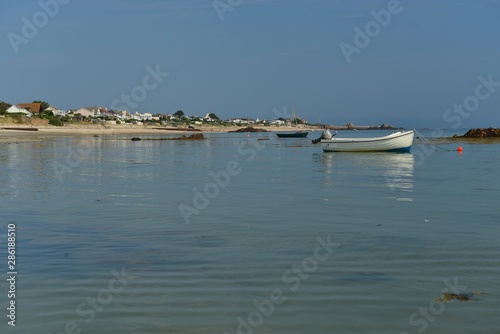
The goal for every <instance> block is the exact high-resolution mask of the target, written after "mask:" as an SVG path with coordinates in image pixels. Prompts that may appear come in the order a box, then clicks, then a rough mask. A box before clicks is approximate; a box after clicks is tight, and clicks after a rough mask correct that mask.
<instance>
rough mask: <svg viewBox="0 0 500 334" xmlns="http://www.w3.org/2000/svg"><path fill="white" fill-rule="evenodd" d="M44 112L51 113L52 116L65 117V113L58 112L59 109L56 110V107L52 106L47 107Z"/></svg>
mask: <svg viewBox="0 0 500 334" xmlns="http://www.w3.org/2000/svg"><path fill="white" fill-rule="evenodd" d="M45 110H48V111H52V114H54V116H64V115H66V111H64V110H60V109H58V108H56V107H53V106H50V107H48V108H47V109H45Z"/></svg>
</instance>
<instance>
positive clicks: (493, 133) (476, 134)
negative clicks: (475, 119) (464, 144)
mask: <svg viewBox="0 0 500 334" xmlns="http://www.w3.org/2000/svg"><path fill="white" fill-rule="evenodd" d="M461 137H462V138H491V137H500V129H498V128H487V129H481V128H477V129H470V130H469V131H467V133H466V134H464V135H463V136H461ZM453 138H460V136H457V135H454V136H453Z"/></svg>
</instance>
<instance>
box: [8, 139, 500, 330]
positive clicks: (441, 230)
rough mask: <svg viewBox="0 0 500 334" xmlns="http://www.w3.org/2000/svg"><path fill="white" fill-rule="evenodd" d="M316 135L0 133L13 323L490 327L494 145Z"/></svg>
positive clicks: (494, 307)
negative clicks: (369, 145)
mask: <svg viewBox="0 0 500 334" xmlns="http://www.w3.org/2000/svg"><path fill="white" fill-rule="evenodd" d="M421 132H423V131H421ZM384 133H385V132H384ZM423 133H424V132H423ZM380 134H381V132H373V131H357V133H356V134H355V135H367V136H368V135H369V136H372V135H373V136H374V135H380ZM450 134H453V133H450ZM339 135H351V133H343V134H339ZM424 135H425V136H429V137H431V136H432V135H431V132H430V131H428V132H425V133H424ZM317 136H319V133H310V135H309V137H310V138H309V139H278V138H275V137H276V136H275V135H274V134H271V133H259V134H249V135H247V134H207V137H208V139H207V140H205V141H199V142H180V141H140V142H131V141H130V140H129V138H126V137H120V136H101V137H97V138H94V137H54V138H48V139H47V140H44V141H35V142H20V143H18V144H2V145H0V169H1V172H0V182H1V184H2V186H1V188H0V210H1V212H2V224H3V227H2V229H3V230H1V231H0V234H1V237H2V240H5V237H6V233H7V224H9V223H14V224H16V227H17V233H18V236H17V238H18V240H17V248H18V249H17V260H18V266H17V267H18V268H17V270H18V277H17V279H18V281H17V292H18V293H17V298H16V302H17V304H18V309H17V312H18V313H17V316H18V318H17V326H16V327H17V328H16V330H18V331H19V332H20V333H64V332H65V330H66V331H67V332H68V330H67V329H68V328H69V329H71V330H76V329H81V331H82V332H81V333H97V334H99V333H111V332H113V333H114V332H117V333H118V332H119V333H238V332H239V333H250V332H255V333H332V332H338V333H401V332H408V333H420V332H424V331H425V332H426V333H445V334H446V333H498V332H499V331H500V322H499V321H498V320H497V319H498V315H499V311H500V299H499V296H500V288H499V287H498V277H499V275H500V269H499V268H500V266H499V264H500V263H499V262H500V260H499V258H500V257H499V255H500V252H499V246H498V236H499V235H500V233H499V232H500V225H499V221H500V220H499V217H500V209H499V205H498V201H499V198H500V196H499V195H500V170H499V168H498V160H499V157H500V145H498V144H496V143H488V144H482V145H477V144H471V143H469V142H456V141H452V140H439V145H440V147H442V148H445V149H450V150H454V149H455V148H456V146H458V145H461V146H463V148H464V151H463V153H462V154H459V153H458V152H454V151H451V152H447V151H443V150H440V149H436V150H432V149H430V148H429V147H428V146H426V145H424V144H421V143H420V142H418V141H417V140H416V143H415V145H414V147H413V148H412V153H410V154H386V153H378V154H372V153H362V154H359V153H322V152H321V148H320V147H319V146H314V145H312V144H310V139H312V138H316V137H317ZM143 137H148V136H143ZM149 137H152V136H149ZM257 138H261V139H269V140H257ZM200 194H201V195H200ZM180 207H181V208H184V209H183V210H184V211H183V212H184V216H183V214H182V211H181V210H180V209H179V208H180ZM318 238H319V239H320V240H321V241H319V240H318ZM329 238H330V241H331V243H332V244H334V245H330V246H328V239H329ZM325 243H326V244H327V246H324V244H325ZM1 245H3V246H2V247H1V249H0V254H1V256H2V258H3V259H6V257H7V254H6V247H5V243H4V242H2V244H1ZM322 245H323V246H322ZM329 247H330V248H329ZM3 262H6V261H3ZM2 268H3V269H2V271H3V272H4V275H5V274H6V269H5V266H2ZM0 289H1V291H2V292H1V294H2V295H5V294H6V292H7V286H6V283H5V281H2V284H0ZM443 289H449V290H450V289H455V290H457V291H459V292H470V291H475V290H479V291H483V292H487V293H488V294H485V295H478V300H476V301H469V302H451V303H446V304H443V303H437V302H435V301H434V300H435V298H440V297H442V295H441V292H442V291H443ZM93 299H95V300H94V304H92V301H93ZM6 305H7V303H6V301H5V299H2V308H3V309H4V310H5V309H6ZM424 308H427V309H429V308H430V310H429V311H428V312H429V313H428V314H427V315H424V314H423V313H422V312H423V311H422V310H424V311H425V309H424ZM4 312H6V311H4ZM65 326H66V327H67V328H66V329H65ZM72 326H74V327H72ZM0 328H1V330H2V333H3V332H4V330H6V329H10V327H9V326H8V325H7V323H6V321H5V316H4V321H3V322H2V323H1V324H0ZM69 332H71V331H69Z"/></svg>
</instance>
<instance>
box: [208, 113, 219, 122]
mask: <svg viewBox="0 0 500 334" xmlns="http://www.w3.org/2000/svg"><path fill="white" fill-rule="evenodd" d="M208 117H210V118H211V119H215V120H217V121H220V118H219V117H218V116H217V115H216V114H214V113H213V112H211V113H210V114H208Z"/></svg>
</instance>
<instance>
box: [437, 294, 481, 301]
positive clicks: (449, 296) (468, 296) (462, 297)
mask: <svg viewBox="0 0 500 334" xmlns="http://www.w3.org/2000/svg"><path fill="white" fill-rule="evenodd" d="M485 294H486V292H482V291H474V292H468V293H449V292H443V298H436V299H435V301H437V302H443V303H447V302H451V301H454V300H458V301H461V302H468V301H471V300H480V299H479V298H478V297H476V296H477V295H485Z"/></svg>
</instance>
